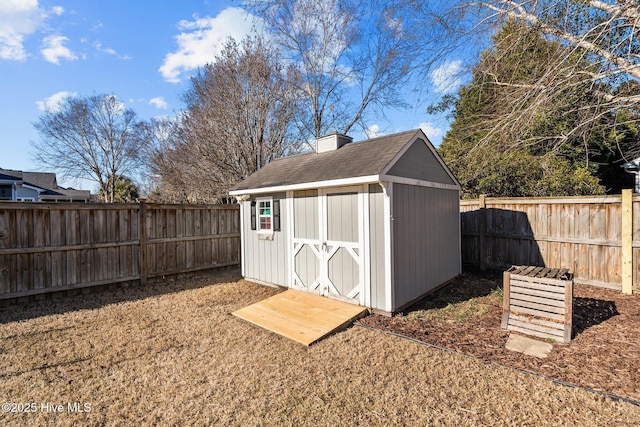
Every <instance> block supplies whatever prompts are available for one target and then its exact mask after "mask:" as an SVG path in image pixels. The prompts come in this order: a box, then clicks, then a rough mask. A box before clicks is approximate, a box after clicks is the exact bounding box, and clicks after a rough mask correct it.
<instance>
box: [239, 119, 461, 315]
mask: <svg viewBox="0 0 640 427" xmlns="http://www.w3.org/2000/svg"><path fill="white" fill-rule="evenodd" d="M316 145H317V147H316V152H312V153H308V154H301V155H295V156H290V157H285V158H281V159H278V160H274V161H272V162H271V163H269V164H268V165H266V166H265V167H263V168H262V169H260V170H259V171H257V172H256V173H254V174H252V175H251V176H249V177H248V178H247V179H245V180H244V181H242V182H241V183H239V184H238V185H236V186H235V187H234V188H233V189H232V191H231V192H230V194H231V195H232V196H235V197H236V198H237V199H238V200H239V203H240V204H241V209H240V221H241V233H242V245H241V246H242V253H241V257H242V275H243V276H244V277H245V278H246V279H247V280H251V281H254V282H258V283H263V284H275V285H280V286H284V287H287V288H292V289H299V290H304V291H308V292H312V293H316V294H320V295H325V296H329V297H333V298H337V299H341V300H346V301H349V302H352V303H355V304H359V305H363V306H366V307H370V308H372V309H373V311H374V312H378V313H383V314H392V313H395V312H397V311H400V310H401V309H402V308H403V307H406V306H407V305H409V304H411V303H412V302H414V301H416V300H418V299H420V298H421V297H423V296H425V295H426V294H428V293H430V292H432V291H433V290H435V289H436V288H438V287H440V286H441V285H443V284H445V283H447V282H449V281H450V280H452V279H453V278H455V277H456V276H457V275H458V274H460V272H461V268H462V267H461V255H460V203H459V202H460V185H459V183H458V182H457V180H456V179H455V178H454V176H453V174H452V173H451V171H450V170H449V168H447V166H446V165H445V164H444V162H443V161H442V159H441V158H440V156H439V155H438V153H437V152H436V150H435V149H434V147H433V145H431V143H430V142H429V140H428V139H427V137H426V136H425V134H424V133H423V132H422V131H421V130H419V129H418V130H412V131H408V132H402V133H397V134H394V135H388V136H383V137H379V138H374V139H369V140H366V141H362V142H353V143H352V142H351V138H349V137H347V136H344V135H340V134H335V133H334V134H331V135H328V136H325V137H322V138H320V139H319V140H318V141H317V144H316Z"/></svg>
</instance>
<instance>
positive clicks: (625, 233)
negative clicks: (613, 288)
mask: <svg viewBox="0 0 640 427" xmlns="http://www.w3.org/2000/svg"><path fill="white" fill-rule="evenodd" d="M621 232H622V251H621V252H622V256H621V258H622V266H621V275H622V293H624V294H631V293H632V292H633V193H632V192H631V190H629V189H628V190H622V230H621Z"/></svg>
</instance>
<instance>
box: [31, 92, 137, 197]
mask: <svg viewBox="0 0 640 427" xmlns="http://www.w3.org/2000/svg"><path fill="white" fill-rule="evenodd" d="M34 126H35V128H36V129H37V130H38V132H39V134H40V137H41V139H40V140H39V141H38V142H32V148H33V150H34V151H33V157H34V159H35V161H36V162H37V163H39V164H40V165H41V166H43V167H46V168H50V169H53V170H56V171H58V172H59V173H60V174H61V176H63V177H67V178H80V179H88V180H92V181H95V182H96V183H98V185H99V188H100V193H101V194H102V195H103V197H104V200H105V201H106V202H114V200H115V193H116V183H117V181H118V179H117V178H118V177H119V176H121V175H129V174H130V173H131V172H134V171H135V169H136V167H137V165H138V164H139V152H140V149H141V147H142V146H143V145H144V143H145V141H144V139H143V135H144V132H143V126H142V124H141V122H139V121H138V120H137V118H136V114H135V112H134V111H133V110H131V109H127V108H125V106H124V105H123V104H122V102H120V101H119V100H118V98H117V97H116V96H115V95H94V96H90V97H87V98H78V97H67V98H65V99H64V100H63V101H62V103H61V104H60V105H59V106H58V107H57V108H56V109H55V110H48V111H46V112H45V113H44V114H43V115H42V116H41V117H40V118H39V120H38V121H37V122H36V123H35V124H34Z"/></svg>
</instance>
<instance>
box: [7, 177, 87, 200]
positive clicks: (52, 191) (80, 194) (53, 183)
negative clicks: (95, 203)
mask: <svg viewBox="0 0 640 427" xmlns="http://www.w3.org/2000/svg"><path fill="white" fill-rule="evenodd" d="M90 200H91V193H90V192H89V191H88V190H76V189H73V188H64V187H60V186H59V185H58V182H57V179H56V174H55V173H49V172H23V171H17V170H10V169H0V202H77V203H88V202H89V201H90Z"/></svg>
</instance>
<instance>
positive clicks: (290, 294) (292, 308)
mask: <svg viewBox="0 0 640 427" xmlns="http://www.w3.org/2000/svg"><path fill="white" fill-rule="evenodd" d="M367 313H368V310H367V308H365V307H361V306H358V305H354V304H349V303H346V302H342V301H336V300H334V299H330V298H326V297H321V296H318V295H313V294H310V293H307V292H301V291H294V290H287V291H284V292H282V293H279V294H277V295H274V296H272V297H269V298H267V299H265V300H262V301H260V302H257V303H255V304H252V305H249V306H247V307H244V308H241V309H240V310H237V311H235V312H233V313H232V314H233V315H234V316H237V317H239V318H241V319H244V320H246V321H248V322H251V323H253V324H255V325H258V326H260V327H262V328H265V329H267V330H269V331H271V332H275V333H276V334H279V335H282V336H283V337H286V338H289V339H292V340H294V341H297V342H299V343H301V344H304V345H311V344H313V343H314V342H316V341H318V340H320V339H322V338H324V337H326V336H327V335H329V334H332V333H334V332H337V331H339V330H341V329H343V328H346V327H347V326H349V325H350V324H351V322H353V321H354V320H356V319H359V318H361V317H364V316H366V315H367Z"/></svg>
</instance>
